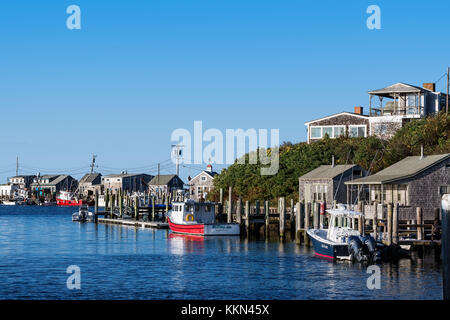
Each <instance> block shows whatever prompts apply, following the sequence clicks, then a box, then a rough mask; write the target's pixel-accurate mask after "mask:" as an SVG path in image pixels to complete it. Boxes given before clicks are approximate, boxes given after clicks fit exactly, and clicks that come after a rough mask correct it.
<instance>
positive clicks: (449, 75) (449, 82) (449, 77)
mask: <svg viewBox="0 0 450 320" xmlns="http://www.w3.org/2000/svg"><path fill="white" fill-rule="evenodd" d="M449 87H450V68H447V97H446V99H445V101H446V102H445V112H447V113H448V89H449Z"/></svg>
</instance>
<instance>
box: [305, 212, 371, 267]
mask: <svg viewBox="0 0 450 320" xmlns="http://www.w3.org/2000/svg"><path fill="white" fill-rule="evenodd" d="M327 213H328V214H329V215H330V219H329V221H330V222H329V226H328V229H309V230H307V234H308V236H309V238H310V239H311V241H312V243H313V247H314V252H315V254H316V255H317V256H320V257H323V258H328V259H333V260H351V261H354V260H356V261H359V262H360V261H376V260H379V259H380V251H379V250H378V245H377V244H376V242H375V239H374V238H373V237H371V236H363V235H361V234H360V233H359V231H358V230H356V229H355V222H356V219H357V218H358V217H360V216H361V213H359V212H356V211H352V210H347V209H346V208H345V207H344V206H342V205H341V206H339V207H338V208H337V209H330V210H327Z"/></svg>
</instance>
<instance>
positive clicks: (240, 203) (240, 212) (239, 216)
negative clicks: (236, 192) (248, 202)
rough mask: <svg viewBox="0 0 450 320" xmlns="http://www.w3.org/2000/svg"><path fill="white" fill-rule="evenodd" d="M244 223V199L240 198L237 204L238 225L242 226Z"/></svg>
mask: <svg viewBox="0 0 450 320" xmlns="http://www.w3.org/2000/svg"><path fill="white" fill-rule="evenodd" d="M241 222H242V198H241V197H239V199H238V201H237V203H236V223H238V224H239V225H241Z"/></svg>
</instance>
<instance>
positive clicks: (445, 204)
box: [441, 194, 450, 300]
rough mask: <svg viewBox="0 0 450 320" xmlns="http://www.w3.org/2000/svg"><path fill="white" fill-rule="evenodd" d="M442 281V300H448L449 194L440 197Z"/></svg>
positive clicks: (449, 294)
mask: <svg viewBox="0 0 450 320" xmlns="http://www.w3.org/2000/svg"><path fill="white" fill-rule="evenodd" d="M441 209H442V210H441V214H442V242H441V253H442V281H443V291H444V292H443V293H444V300H450V194H445V195H444V196H443V197H442V204H441Z"/></svg>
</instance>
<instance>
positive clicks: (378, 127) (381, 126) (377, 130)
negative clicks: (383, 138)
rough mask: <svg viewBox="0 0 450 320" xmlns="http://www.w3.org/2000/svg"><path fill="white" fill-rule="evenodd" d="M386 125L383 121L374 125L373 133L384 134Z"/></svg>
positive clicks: (386, 128)
mask: <svg viewBox="0 0 450 320" xmlns="http://www.w3.org/2000/svg"><path fill="white" fill-rule="evenodd" d="M387 130H388V126H387V124H385V123H380V124H377V125H375V133H376V134H377V135H385V134H386V133H387Z"/></svg>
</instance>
